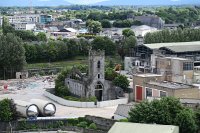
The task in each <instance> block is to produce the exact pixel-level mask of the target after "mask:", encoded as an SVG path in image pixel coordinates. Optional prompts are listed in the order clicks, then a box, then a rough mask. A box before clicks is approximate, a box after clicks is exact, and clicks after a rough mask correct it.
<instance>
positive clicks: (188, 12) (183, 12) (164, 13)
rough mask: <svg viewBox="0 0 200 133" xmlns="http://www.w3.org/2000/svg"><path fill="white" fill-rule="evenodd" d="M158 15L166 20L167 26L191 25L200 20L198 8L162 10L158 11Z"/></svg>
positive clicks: (199, 9)
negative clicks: (176, 24)
mask: <svg viewBox="0 0 200 133" xmlns="http://www.w3.org/2000/svg"><path fill="white" fill-rule="evenodd" d="M156 15H158V16H159V17H161V18H162V19H163V20H165V23H167V24H171V23H183V24H185V25H190V24H192V23H194V22H195V21H197V20H199V19H200V17H199V15H200V8H199V7H198V6H194V7H184V8H180V7H170V8H160V9H158V10H157V11H156Z"/></svg>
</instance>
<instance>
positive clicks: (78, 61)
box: [26, 56, 122, 69]
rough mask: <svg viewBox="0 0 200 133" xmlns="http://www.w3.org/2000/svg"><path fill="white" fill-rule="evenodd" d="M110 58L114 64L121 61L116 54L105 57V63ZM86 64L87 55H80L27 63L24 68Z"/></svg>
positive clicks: (69, 66)
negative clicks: (52, 60) (64, 59)
mask: <svg viewBox="0 0 200 133" xmlns="http://www.w3.org/2000/svg"><path fill="white" fill-rule="evenodd" d="M110 60H111V61H112V62H113V63H114V64H118V63H122V62H121V60H120V58H119V57H118V56H117V57H106V63H108V62H109V61H110ZM87 64H88V57H83V56H80V57H76V58H73V59H71V60H66V61H58V62H50V63H49V62H45V63H33V64H27V65H26V68H27V69H38V68H53V67H63V68H64V67H67V68H72V67H73V66H78V65H87Z"/></svg>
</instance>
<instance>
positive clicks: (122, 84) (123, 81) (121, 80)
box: [113, 75, 129, 92]
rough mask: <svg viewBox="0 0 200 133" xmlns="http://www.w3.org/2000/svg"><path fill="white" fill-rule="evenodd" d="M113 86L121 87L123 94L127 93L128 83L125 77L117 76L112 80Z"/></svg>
mask: <svg viewBox="0 0 200 133" xmlns="http://www.w3.org/2000/svg"><path fill="white" fill-rule="evenodd" d="M113 84H114V85H116V86H118V87H121V88H122V89H123V90H124V91H125V92H128V87H129V81H128V79H127V77H126V76H123V75H118V76H117V77H116V78H115V79H114V80H113Z"/></svg>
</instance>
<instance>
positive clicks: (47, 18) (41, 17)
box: [40, 14, 53, 24]
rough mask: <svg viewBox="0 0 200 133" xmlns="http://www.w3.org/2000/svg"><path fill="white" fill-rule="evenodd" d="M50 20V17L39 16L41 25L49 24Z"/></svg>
mask: <svg viewBox="0 0 200 133" xmlns="http://www.w3.org/2000/svg"><path fill="white" fill-rule="evenodd" d="M52 20H53V18H52V15H46V14H42V15H40V23H41V24H48V23H51V22H52Z"/></svg>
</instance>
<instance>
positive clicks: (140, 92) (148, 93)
mask: <svg viewBox="0 0 200 133" xmlns="http://www.w3.org/2000/svg"><path fill="white" fill-rule="evenodd" d="M163 78H164V77H163V76H161V75H155V74H135V75H134V76H133V95H134V97H135V101H136V102H140V101H143V100H145V99H148V100H150V101H151V100H153V99H159V98H162V97H166V96H172V97H176V98H183V99H186V98H187V99H200V90H199V88H198V87H195V86H193V85H189V84H182V83H177V82H169V81H165V80H164V79H163Z"/></svg>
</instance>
